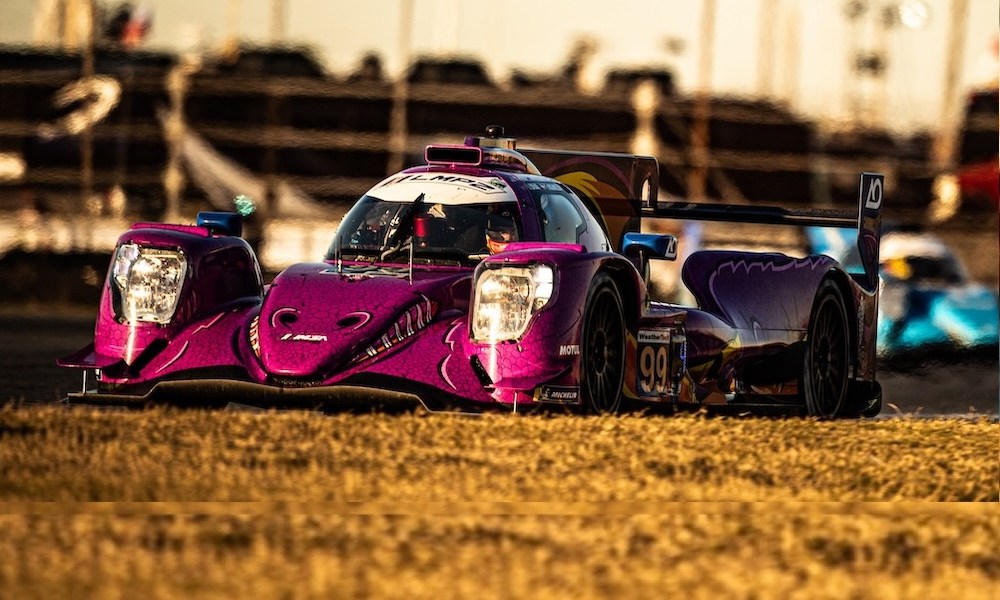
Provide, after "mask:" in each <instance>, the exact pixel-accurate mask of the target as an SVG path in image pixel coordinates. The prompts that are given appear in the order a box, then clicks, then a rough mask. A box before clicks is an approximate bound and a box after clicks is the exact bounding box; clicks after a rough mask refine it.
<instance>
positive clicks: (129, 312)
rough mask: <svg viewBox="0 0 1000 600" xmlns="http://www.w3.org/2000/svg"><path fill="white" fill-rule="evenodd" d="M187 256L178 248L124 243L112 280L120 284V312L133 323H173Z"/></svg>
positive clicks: (116, 307)
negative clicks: (171, 320) (171, 248)
mask: <svg viewBox="0 0 1000 600" xmlns="http://www.w3.org/2000/svg"><path fill="white" fill-rule="evenodd" d="M185 273H187V258H185V256H184V254H183V253H181V252H178V251H176V250H161V249H159V248H143V247H142V246H139V245H137V244H122V245H121V246H119V247H118V251H117V252H115V262H114V266H113V267H112V270H111V281H112V284H113V285H114V286H115V287H117V288H118V291H119V292H120V294H119V301H117V302H115V310H116V312H117V313H118V316H119V317H121V318H124V319H126V320H127V321H128V322H129V323H137V322H140V321H143V322H149V323H161V324H163V323H169V322H170V319H171V318H172V317H173V316H174V311H176V310H177V300H178V298H180V291H181V286H182V285H183V283H184V275H185Z"/></svg>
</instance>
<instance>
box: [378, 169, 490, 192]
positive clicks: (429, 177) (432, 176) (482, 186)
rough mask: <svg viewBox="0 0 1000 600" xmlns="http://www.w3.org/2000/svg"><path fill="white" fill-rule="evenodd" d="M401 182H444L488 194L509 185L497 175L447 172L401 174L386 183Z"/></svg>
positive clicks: (385, 183)
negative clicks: (480, 176)
mask: <svg viewBox="0 0 1000 600" xmlns="http://www.w3.org/2000/svg"><path fill="white" fill-rule="evenodd" d="M399 183H442V184H445V185H454V186H457V187H464V188H470V189H474V190H478V191H480V192H484V193H487V194H492V193H497V192H505V191H506V189H507V186H506V185H505V184H504V182H503V181H502V180H501V179H499V178H496V177H493V178H490V179H483V178H479V177H462V176H460V175H448V174H445V173H414V174H410V175H399V176H398V177H392V178H390V179H387V180H386V181H385V182H384V183H383V186H385V185H395V184H399Z"/></svg>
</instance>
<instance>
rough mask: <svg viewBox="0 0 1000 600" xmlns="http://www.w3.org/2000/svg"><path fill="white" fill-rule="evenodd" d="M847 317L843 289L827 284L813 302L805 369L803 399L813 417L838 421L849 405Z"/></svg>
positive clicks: (830, 283)
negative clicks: (847, 404) (837, 418)
mask: <svg viewBox="0 0 1000 600" xmlns="http://www.w3.org/2000/svg"><path fill="white" fill-rule="evenodd" d="M847 315H848V313H847V305H846V302H845V301H844V295H843V293H841V291H840V288H839V287H838V286H837V284H836V283H834V282H833V281H832V280H830V279H826V280H824V281H823V283H822V284H820V286H819V290H818V291H817V292H816V300H815V301H814V302H813V308H812V314H811V315H810V318H809V331H808V333H807V336H806V352H805V360H804V362H803V365H802V382H803V399H804V401H805V405H806V410H807V411H808V412H809V415H810V416H813V417H819V418H821V419H833V418H836V417H838V416H841V415H842V413H843V410H844V408H845V405H846V403H847V391H848V384H849V380H850V370H851V334H850V330H849V329H848V323H849V322H850V321H849V319H848V316H847Z"/></svg>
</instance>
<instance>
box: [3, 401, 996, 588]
mask: <svg viewBox="0 0 1000 600" xmlns="http://www.w3.org/2000/svg"><path fill="white" fill-rule="evenodd" d="M956 501H957V502H956ZM998 501H1000V425H998V423H997V422H996V420H989V419H985V418H984V419H981V420H971V421H970V420H959V419H910V418H903V419H885V420H875V421H842V422H820V421H814V420H809V419H744V418H706V417H704V416H701V415H683V416H678V417H656V416H654V417H639V416H631V417H624V418H616V419H615V418H582V417H569V416H532V417H523V416H521V417H511V416H500V415H491V416H486V417H477V418H468V417H454V416H442V415H425V414H419V413H418V414H404V415H336V416H319V415H313V414H307V413H280V414H279V413H246V412H203V411H177V410H151V411H144V412H106V411H105V412H100V411H92V410H85V409H72V410H67V409H60V408H56V407H35V408H27V407H22V408H13V407H8V408H2V409H0V598H5V599H6V598H71V597H72V598H133V597H141V598H248V597H256V598H369V597H378V598H525V597H532V598H662V597H666V596H669V595H683V596H685V597H691V598H762V599H763V598H920V599H921V600H924V599H928V598H949V599H957V598H963V599H965V598H995V597H996V596H995V590H996V589H997V586H998V584H1000V554H998V551H997V545H996V540H998V539H1000V512H998V510H997V506H998V504H997V503H998Z"/></svg>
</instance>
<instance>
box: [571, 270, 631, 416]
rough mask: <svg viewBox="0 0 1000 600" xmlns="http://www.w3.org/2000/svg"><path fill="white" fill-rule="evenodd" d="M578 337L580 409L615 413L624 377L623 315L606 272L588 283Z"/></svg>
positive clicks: (619, 403) (618, 405) (619, 297)
mask: <svg viewBox="0 0 1000 600" xmlns="http://www.w3.org/2000/svg"><path fill="white" fill-rule="evenodd" d="M580 337H581V348H580V393H581V395H582V400H583V410H584V411H585V412H588V413H593V414H612V415H613V414H618V411H619V410H621V407H622V384H623V382H624V378H625V315H624V312H623V310H622V300H621V295H620V294H619V293H618V288H617V286H615V282H614V281H613V280H612V279H611V277H609V276H608V275H607V274H606V273H598V274H597V275H596V276H595V277H594V280H593V281H592V282H591V284H590V290H589V292H588V293H587V304H586V307H585V309H584V312H583V332H582V334H581V336H580Z"/></svg>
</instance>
